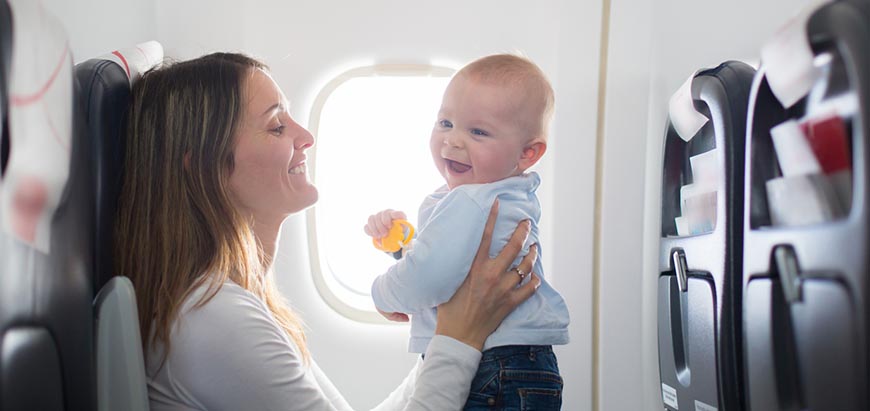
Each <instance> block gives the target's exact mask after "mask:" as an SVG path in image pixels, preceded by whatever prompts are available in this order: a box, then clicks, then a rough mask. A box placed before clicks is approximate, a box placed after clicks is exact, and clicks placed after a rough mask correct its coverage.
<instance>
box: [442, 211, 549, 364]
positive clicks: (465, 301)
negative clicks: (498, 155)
mask: <svg viewBox="0 0 870 411" xmlns="http://www.w3.org/2000/svg"><path fill="white" fill-rule="evenodd" d="M497 216H498V200H496V201H495V202H493V204H492V209H491V210H490V212H489V218H488V219H487V220H486V227H485V228H484V230H483V237H482V238H481V239H480V247H478V249H477V255H476V256H475V257H474V262H472V264H471V270H470V271H469V273H468V276H467V277H466V278H465V281H464V282H463V283H462V285H461V286H460V287H459V289H458V290H456V293H455V294H453V297H451V298H450V300H449V301H447V302H446V303H444V304H441V305H439V306H438V323H437V325H436V327H435V334H441V335H446V336H448V337H453V338H455V339H457V340H459V341H462V342H464V343H466V344H468V345H470V346H472V347H474V348H477V349H478V350H480V349H481V348H483V343H484V342H485V341H486V338H487V337H489V335H490V334H492V333H493V332H494V331H495V330H496V328H498V326H499V325H500V324H501V322H502V320H504V318H505V317H507V315H508V314H510V312H511V311H513V310H514V308H516V307H517V306H518V305H519V304H520V303H522V302H523V301H525V300H526V299H528V298H529V297H531V296H532V295H533V294H534V293H535V290H537V288H538V286H540V285H541V280H540V279H539V278H538V276H537V275H535V274H534V273H531V271H532V267H534V264H535V260H536V259H537V258H538V250H537V246H535V245H533V246H532V247H530V248H529V253H528V254H527V255H526V256H525V257H523V260H522V261H521V262H520V265H519V267H510V264H511V263H512V262H513V261H514V259H516V257H517V255H519V253H520V251H521V250H522V248H523V244H524V243H525V241H526V238H527V237H528V235H529V230H530V228H529V227H530V223H529V222H528V221H523V222H521V223H520V224H519V225H518V226H517V229H516V230H514V233H513V235H512V236H511V239H510V241H508V243H507V245H505V247H504V248H503V249H502V250H501V252H500V253H499V254H498V256H497V257H496V258H489V248H490V244H491V243H492V231H493V229H494V228H495V219H496V217H497ZM526 276H529V277H530V279H529V280H528V281H523V279H524V278H525V277H526ZM521 283H524V284H522V285H520V284H521Z"/></svg>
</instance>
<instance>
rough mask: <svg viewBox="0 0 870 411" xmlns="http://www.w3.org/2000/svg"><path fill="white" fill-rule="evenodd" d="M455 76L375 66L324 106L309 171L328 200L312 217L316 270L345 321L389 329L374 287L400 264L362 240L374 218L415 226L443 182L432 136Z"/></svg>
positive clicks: (341, 81)
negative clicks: (398, 214) (402, 218)
mask: <svg viewBox="0 0 870 411" xmlns="http://www.w3.org/2000/svg"><path fill="white" fill-rule="evenodd" d="M452 74H453V70H451V69H447V68H439V67H431V66H425V67H420V66H374V67H366V68H360V69H356V70H352V71H350V72H347V73H345V74H343V75H341V76H339V77H338V78H336V79H335V80H333V81H332V82H331V83H330V84H328V85H327V86H326V87H325V88H324V90H323V91H321V92H320V95H319V96H318V97H317V100H316V101H315V105H314V108H313V110H312V118H311V126H312V127H311V128H312V130H313V132H314V133H315V135H316V136H317V144H316V145H315V148H314V150H313V152H312V155H311V157H313V158H311V159H310V160H309V168H310V169H311V170H310V173H311V176H312V178H313V180H314V182H315V183H316V184H317V187H318V190H319V192H320V199H319V200H318V203H317V205H316V206H315V207H314V208H312V209H311V210H309V211H308V216H307V218H308V232H309V234H308V236H309V245H310V249H311V263H312V272H313V273H314V277H315V278H314V280H315V284H316V285H317V289H318V291H319V292H320V295H321V296H322V297H323V298H324V300H326V302H327V303H328V304H329V305H330V306H332V307H333V308H334V309H336V310H337V311H338V312H339V313H341V314H343V315H345V316H347V317H349V318H351V319H355V320H359V321H364V322H382V321H383V319H382V317H381V316H380V315H379V314H377V313H376V312H375V307H374V304H373V303H372V299H371V294H370V288H371V284H372V281H373V280H374V278H375V277H376V276H378V275H380V274H382V273H384V272H385V271H386V270H387V268H388V267H389V266H390V265H391V264H392V263H394V261H395V260H394V259H393V258H392V257H391V256H389V255H387V254H385V253H383V252H381V251H378V250H376V249H375V248H374V247H373V246H372V241H371V238H369V237H368V236H367V235H366V234H365V233H364V232H363V226H364V225H365V223H366V222H367V220H368V216H369V215H371V214H374V213H376V212H378V211H381V210H384V209H387V208H390V209H394V210H402V211H404V212H405V213H406V214H407V216H408V220H409V221H410V222H412V224H414V225H415V226H416V224H417V208H418V207H419V204H420V202H421V201H422V200H423V198H424V197H425V196H426V195H428V194H429V193H430V192H432V191H434V190H435V189H436V188H438V187H440V186H441V185H443V184H444V182H443V179H442V178H441V176H440V174H439V173H438V171H437V170H435V167H434V165H433V164H432V159H431V155H430V152H429V136H430V134H431V130H432V126H433V124H434V123H435V120H436V117H437V113H438V108H439V107H440V104H441V95H442V94H443V92H444V89H445V88H446V87H447V83H448V82H449V80H450V76H451V75H452Z"/></svg>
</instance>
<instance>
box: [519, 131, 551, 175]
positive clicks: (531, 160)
mask: <svg viewBox="0 0 870 411" xmlns="http://www.w3.org/2000/svg"><path fill="white" fill-rule="evenodd" d="M546 151H547V143H546V142H545V141H544V140H543V139H540V138H536V139H534V140H532V141H531V142H529V143H528V144H526V146H525V147H523V152H522V154H521V155H520V161H519V163H518V164H517V167H518V168H519V169H520V171H526V170H527V169H528V168H529V167H531V166H533V165H535V163H537V162H538V160H540V159H541V157H542V156H543V155H544V153H545V152H546Z"/></svg>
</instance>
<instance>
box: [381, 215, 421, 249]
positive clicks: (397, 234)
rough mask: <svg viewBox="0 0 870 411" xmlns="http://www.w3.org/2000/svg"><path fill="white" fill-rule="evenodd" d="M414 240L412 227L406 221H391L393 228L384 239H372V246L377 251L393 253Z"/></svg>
mask: <svg viewBox="0 0 870 411" xmlns="http://www.w3.org/2000/svg"><path fill="white" fill-rule="evenodd" d="M413 238H414V226H413V225H411V223H409V222H408V221H407V220H401V219H399V220H393V226H392V227H390V232H389V233H387V236H386V237H382V238H372V244H374V245H375V248H377V249H378V250H381V251H384V252H387V253H395V252H397V251H399V250H401V249H403V248H405V246H406V245H408V243H410V242H411V239H413Z"/></svg>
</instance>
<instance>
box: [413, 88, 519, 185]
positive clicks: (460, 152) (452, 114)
mask: <svg viewBox="0 0 870 411" xmlns="http://www.w3.org/2000/svg"><path fill="white" fill-rule="evenodd" d="M524 101H525V99H524V98H523V93H522V91H521V90H516V89H515V88H514V87H511V86H508V85H499V84H490V83H482V82H480V81H476V80H474V79H470V78H468V77H467V76H462V75H460V76H456V77H455V78H454V79H453V80H452V81H451V82H450V84H449V85H448V86H447V90H445V92H444V98H443V100H442V101H441V110H440V111H439V112H438V120H437V121H436V123H435V127H434V128H433V129H432V138H431V139H430V141H429V146H430V148H431V150H432V159H433V160H434V161H435V167H437V168H438V171H439V172H440V173H441V175H442V176H444V179H445V180H446V181H447V185H448V187H449V188H450V189H453V188H456V187H458V186H460V185H463V184H480V183H491V182H493V181H498V180H501V179H504V178H507V177H510V176H514V175H519V174H520V173H522V172H523V171H525V170H524V169H521V167H520V165H519V161H520V157H521V156H522V154H523V150H524V149H525V147H526V144H527V143H529V142H530V141H531V140H532V138H533V137H534V135H533V130H535V128H534V127H533V126H532V125H534V124H535V121H534V120H535V119H534V115H533V114H532V113H533V112H534V110H532V109H531V108H530V107H528V104H524Z"/></svg>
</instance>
